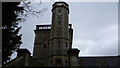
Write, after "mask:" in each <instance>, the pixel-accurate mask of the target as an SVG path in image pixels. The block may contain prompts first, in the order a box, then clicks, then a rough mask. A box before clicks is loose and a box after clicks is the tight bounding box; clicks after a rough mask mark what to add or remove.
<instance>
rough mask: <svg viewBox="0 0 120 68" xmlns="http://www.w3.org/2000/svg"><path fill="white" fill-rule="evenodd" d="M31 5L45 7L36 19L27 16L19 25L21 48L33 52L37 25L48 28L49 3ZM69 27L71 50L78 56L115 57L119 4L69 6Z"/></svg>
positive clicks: (76, 3)
mask: <svg viewBox="0 0 120 68" xmlns="http://www.w3.org/2000/svg"><path fill="white" fill-rule="evenodd" d="M38 4H39V3H33V4H32V5H33V6H34V7H35V9H43V8H44V7H47V11H45V12H43V13H42V16H40V17H39V18H37V17H35V16H29V17H28V18H27V19H26V21H25V22H24V23H22V24H21V25H22V30H21V33H22V34H23V36H22V41H23V44H22V46H21V48H28V49H29V50H30V51H31V52H32V51H33V46H34V45H33V44H34V38H35V36H34V31H33V30H34V29H35V27H36V25H42V24H51V17H52V16H51V8H52V4H53V3H52V2H43V3H42V4H41V5H38ZM68 4H69V6H70V14H69V23H71V24H72V25H73V30H74V34H73V35H74V36H73V48H79V49H80V50H81V51H80V54H79V56H115V55H118V4H117V2H69V3H68Z"/></svg>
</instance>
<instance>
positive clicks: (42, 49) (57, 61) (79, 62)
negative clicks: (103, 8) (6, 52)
mask: <svg viewBox="0 0 120 68" xmlns="http://www.w3.org/2000/svg"><path fill="white" fill-rule="evenodd" d="M34 32H35V40H34V50H33V56H31V53H30V52H29V51H28V50H27V49H19V50H18V51H17V57H16V58H15V59H13V60H11V61H10V62H8V63H7V64H6V65H3V66H2V67H3V68H14V67H15V68H26V67H34V68H35V67H78V68H80V67H82V66H98V67H97V68H103V66H105V68H106V66H107V67H109V66H118V65H119V63H118V62H120V59H119V57H120V56H107V57H104V56H101V57H79V56H78V54H79V52H80V50H78V49H73V48H72V38H73V29H72V24H69V5H68V4H67V3H65V2H61V1H60V2H55V3H54V4H53V5H52V24H51V25H36V29H35V30H34Z"/></svg>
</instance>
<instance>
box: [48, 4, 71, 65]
mask: <svg viewBox="0 0 120 68" xmlns="http://www.w3.org/2000/svg"><path fill="white" fill-rule="evenodd" d="M68 14H69V6H68V4H67V3H65V2H56V3H54V4H53V8H52V26H51V37H50V51H49V56H50V59H49V63H50V64H49V65H50V66H67V65H68V56H67V50H68V49H70V48H71V47H70V45H69V44H70V37H69V27H68V26H69V23H68Z"/></svg>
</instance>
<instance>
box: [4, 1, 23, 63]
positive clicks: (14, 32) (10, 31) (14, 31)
mask: <svg viewBox="0 0 120 68" xmlns="http://www.w3.org/2000/svg"><path fill="white" fill-rule="evenodd" d="M19 4H20V2H2V64H5V63H6V62H7V61H8V60H10V57H11V55H12V53H13V52H14V51H16V50H17V49H19V47H20V44H22V42H21V34H19V30H20V28H21V27H20V26H18V24H19V22H20V21H21V20H22V19H21V18H18V15H19V13H22V12H23V7H19V6H18V5H19Z"/></svg>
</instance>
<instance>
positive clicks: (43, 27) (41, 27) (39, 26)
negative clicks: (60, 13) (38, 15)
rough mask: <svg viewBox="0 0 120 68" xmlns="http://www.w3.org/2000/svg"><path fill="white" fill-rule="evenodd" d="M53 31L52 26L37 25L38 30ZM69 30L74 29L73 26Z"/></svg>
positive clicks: (70, 25)
mask: <svg viewBox="0 0 120 68" xmlns="http://www.w3.org/2000/svg"><path fill="white" fill-rule="evenodd" d="M43 29H51V25H36V30H43ZM69 29H72V24H69Z"/></svg>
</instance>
